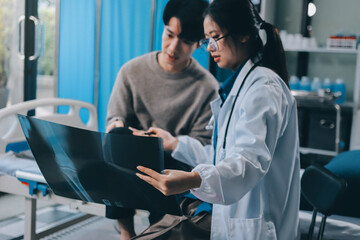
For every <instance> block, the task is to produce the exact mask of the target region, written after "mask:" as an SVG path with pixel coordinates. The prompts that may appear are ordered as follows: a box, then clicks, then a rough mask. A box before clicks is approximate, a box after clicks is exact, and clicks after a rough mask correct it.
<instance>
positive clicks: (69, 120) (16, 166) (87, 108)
mask: <svg viewBox="0 0 360 240" xmlns="http://www.w3.org/2000/svg"><path fill="white" fill-rule="evenodd" d="M59 107H61V108H62V109H63V110H64V111H66V110H67V111H66V113H59V112H58V108H59ZM31 110H35V117H36V118H40V119H44V120H48V121H53V122H56V123H60V124H65V125H68V126H74V127H78V128H83V129H88V130H94V131H96V130H97V124H98V122H97V114H96V109H95V107H94V106H93V105H91V104H89V103H86V102H82V101H77V100H71V99H59V98H50V99H37V100H31V101H27V102H23V103H19V104H15V105H13V106H11V107H8V108H4V109H1V110H0V192H5V193H9V194H16V195H20V196H23V197H24V199H25V213H24V215H25V226H24V227H25V229H24V239H25V240H33V239H39V238H41V237H43V236H46V235H49V234H51V233H53V232H56V231H59V230H61V229H63V228H65V227H68V226H70V225H72V224H75V223H77V222H79V221H83V220H85V219H87V218H89V217H91V216H92V215H98V216H105V206H104V205H101V204H96V203H87V202H82V201H79V200H75V199H69V198H64V197H60V196H57V195H55V194H53V193H52V192H51V190H50V189H49V188H48V186H47V184H46V181H45V179H44V178H43V176H42V174H41V172H40V170H39V168H38V166H37V164H36V162H35V161H34V160H33V159H31V152H30V151H29V150H28V151H23V152H20V153H16V152H13V151H6V150H9V147H10V148H14V149H16V148H17V150H21V149H23V148H24V146H25V148H26V146H27V144H26V143H25V137H24V135H23V132H22V130H21V127H20V124H19V122H18V120H17V114H22V115H27V113H28V112H29V111H31ZM81 115H84V116H85V117H83V118H86V117H87V116H88V117H87V119H86V121H84V120H82V117H81ZM86 115H87V116H86ZM7 148H8V149H7ZM40 199H41V200H45V201H50V202H51V203H56V204H66V205H69V206H70V208H71V209H75V210H78V211H81V212H84V213H86V214H80V217H78V218H76V219H72V220H70V221H68V222H65V223H63V224H61V225H58V226H55V227H53V228H50V229H47V230H45V231H43V232H38V233H36V232H35V231H36V226H35V225H36V202H37V200H40Z"/></svg>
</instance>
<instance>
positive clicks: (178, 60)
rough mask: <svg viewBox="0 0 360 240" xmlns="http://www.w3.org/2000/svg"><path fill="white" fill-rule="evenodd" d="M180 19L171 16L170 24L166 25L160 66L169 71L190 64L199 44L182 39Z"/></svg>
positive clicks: (179, 69)
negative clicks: (180, 36)
mask: <svg viewBox="0 0 360 240" xmlns="http://www.w3.org/2000/svg"><path fill="white" fill-rule="evenodd" d="M180 33H181V24H180V20H179V19H178V18H176V17H172V18H170V21H169V24H168V25H166V26H165V27H164V32H163V35H162V39H161V40H162V42H161V53H160V54H159V64H160V66H161V67H162V68H163V69H164V70H165V71H168V72H180V71H182V70H183V69H184V68H186V67H187V66H188V65H189V64H190V59H191V55H192V54H193V52H194V51H195V49H196V48H197V46H198V44H197V43H195V42H189V41H186V40H184V39H180V38H179V37H178V36H179V35H180Z"/></svg>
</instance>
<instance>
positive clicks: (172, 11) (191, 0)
mask: <svg viewBox="0 0 360 240" xmlns="http://www.w3.org/2000/svg"><path fill="white" fill-rule="evenodd" d="M208 6H209V3H208V2H207V1H206V0H170V1H169V2H168V3H167V4H166V6H165V9H164V12H163V21H164V24H165V25H168V24H169V21H170V18H172V17H176V18H178V19H179V20H180V24H181V33H180V35H179V38H180V39H183V40H186V41H189V42H198V41H200V39H202V38H203V37H204V28H203V21H204V17H203V12H204V10H205V9H206V8H207V7H208Z"/></svg>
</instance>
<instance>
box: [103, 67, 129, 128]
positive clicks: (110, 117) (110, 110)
mask: <svg viewBox="0 0 360 240" xmlns="http://www.w3.org/2000/svg"><path fill="white" fill-rule="evenodd" d="M132 105H133V104H132V92H131V89H130V85H129V84H128V78H127V74H126V70H125V69H124V67H123V68H121V69H120V71H119V73H118V75H117V77H116V80H115V83H114V87H113V89H112V92H111V95H110V99H109V102H108V106H107V116H106V126H107V125H109V124H111V123H112V122H114V121H116V120H120V121H123V122H124V123H126V121H127V119H129V118H132V117H135V113H134V109H133V107H132Z"/></svg>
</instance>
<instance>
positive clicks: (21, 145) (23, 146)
mask: <svg viewBox="0 0 360 240" xmlns="http://www.w3.org/2000/svg"><path fill="white" fill-rule="evenodd" d="M29 149H30V148H29V145H28V144H27V142H26V141H22V142H15V143H9V144H8V145H6V149H5V152H9V151H13V152H15V153H19V152H22V151H25V150H29Z"/></svg>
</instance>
